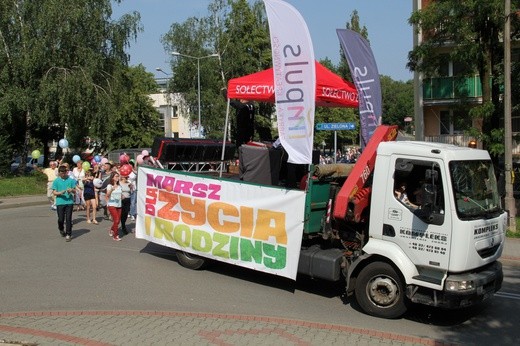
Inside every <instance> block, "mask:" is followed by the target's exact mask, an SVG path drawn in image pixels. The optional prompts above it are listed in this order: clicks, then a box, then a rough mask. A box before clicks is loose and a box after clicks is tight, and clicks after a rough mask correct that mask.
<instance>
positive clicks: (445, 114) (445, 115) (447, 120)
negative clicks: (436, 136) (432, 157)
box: [440, 111, 451, 135]
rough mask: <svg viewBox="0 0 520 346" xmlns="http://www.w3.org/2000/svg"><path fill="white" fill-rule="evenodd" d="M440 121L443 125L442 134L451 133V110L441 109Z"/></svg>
mask: <svg viewBox="0 0 520 346" xmlns="http://www.w3.org/2000/svg"><path fill="white" fill-rule="evenodd" d="M440 122H441V124H440V125H441V135H449V134H451V117H450V111H441V114H440Z"/></svg>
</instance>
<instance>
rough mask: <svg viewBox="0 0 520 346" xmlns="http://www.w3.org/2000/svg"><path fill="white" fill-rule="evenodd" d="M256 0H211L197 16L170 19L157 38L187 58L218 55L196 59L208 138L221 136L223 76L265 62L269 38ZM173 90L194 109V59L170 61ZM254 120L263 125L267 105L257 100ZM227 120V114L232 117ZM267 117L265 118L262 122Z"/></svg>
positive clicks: (245, 71) (251, 69)
mask: <svg viewBox="0 0 520 346" xmlns="http://www.w3.org/2000/svg"><path fill="white" fill-rule="evenodd" d="M260 5H261V3H260V2H258V1H257V2H255V3H254V4H253V5H249V3H248V2H247V1H246V0H238V1H228V2H225V1H222V0H214V1H213V2H212V3H211V4H210V5H209V7H208V10H209V14H208V16H207V17H203V18H195V17H192V18H188V19H187V20H186V21H185V22H183V23H174V24H172V25H171V27H170V30H169V32H168V33H167V34H166V35H164V36H163V38H162V42H163V45H164V47H165V50H166V51H170V52H173V51H176V52H179V53H182V54H185V55H190V56H193V57H203V56H207V55H210V54H212V53H218V54H219V58H218V59H216V58H207V59H200V60H199V62H200V71H201V76H200V84H201V113H202V117H201V118H202V119H201V120H202V124H203V126H204V128H205V129H206V135H207V136H208V137H209V138H216V139H217V138H222V135H223V132H224V117H223V116H222V115H223V114H225V112H226V105H225V99H224V98H223V97H222V95H221V91H220V90H221V89H222V88H224V87H226V85H227V80H229V79H231V78H235V77H238V76H243V75H246V74H249V73H252V72H256V71H259V70H262V69H264V68H267V67H269V66H270V52H271V51H270V43H269V35H268V32H267V21H266V19H265V15H264V13H263V10H261V9H260ZM171 68H172V71H173V74H174V78H173V81H172V83H171V85H172V88H174V91H175V92H183V93H184V95H185V98H186V100H187V102H188V104H189V108H190V109H191V112H192V121H194V120H195V114H197V113H198V112H197V107H198V105H197V102H198V95H197V61H195V59H190V58H183V57H182V56H181V57H177V58H174V59H172V65H171ZM258 109H259V110H260V111H259V113H260V114H258V115H259V117H258V118H257V119H258V121H257V125H259V126H260V127H262V126H264V127H265V126H266V119H265V118H267V119H269V117H268V116H269V115H270V114H271V111H270V110H271V109H270V107H269V106H265V105H260V107H258ZM232 119H233V118H232ZM267 122H268V121H267Z"/></svg>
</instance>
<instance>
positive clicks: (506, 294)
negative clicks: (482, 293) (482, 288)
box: [495, 292, 520, 300]
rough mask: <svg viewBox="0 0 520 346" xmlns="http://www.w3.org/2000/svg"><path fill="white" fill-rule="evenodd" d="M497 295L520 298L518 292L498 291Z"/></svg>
mask: <svg viewBox="0 0 520 346" xmlns="http://www.w3.org/2000/svg"><path fill="white" fill-rule="evenodd" d="M495 296H496V297H500V298H509V299H516V300H520V294H517V293H508V292H497V293H495Z"/></svg>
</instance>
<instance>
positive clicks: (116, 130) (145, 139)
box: [102, 65, 163, 150]
mask: <svg viewBox="0 0 520 346" xmlns="http://www.w3.org/2000/svg"><path fill="white" fill-rule="evenodd" d="M115 81H116V84H115V85H114V86H113V87H114V89H115V90H117V92H116V93H115V95H114V96H115V97H116V98H115V99H114V100H112V101H113V103H114V104H115V106H116V109H115V110H114V112H113V113H112V116H110V117H107V119H105V120H106V122H107V123H108V124H107V125H108V126H107V128H108V129H107V131H105V132H104V134H105V136H106V138H104V141H105V142H106V143H107V149H108V150H112V149H117V148H143V147H151V146H152V144H153V140H154V138H155V137H157V136H162V135H163V133H162V131H161V128H160V126H159V122H160V116H159V112H157V110H156V109H155V108H154V107H153V102H152V100H151V99H150V97H149V94H152V93H155V92H157V84H156V83H155V80H154V77H153V74H152V73H149V72H146V70H145V68H144V66H143V65H138V66H135V67H130V68H127V69H124V70H122V71H121V75H120V76H117V78H115ZM102 140H103V138H102Z"/></svg>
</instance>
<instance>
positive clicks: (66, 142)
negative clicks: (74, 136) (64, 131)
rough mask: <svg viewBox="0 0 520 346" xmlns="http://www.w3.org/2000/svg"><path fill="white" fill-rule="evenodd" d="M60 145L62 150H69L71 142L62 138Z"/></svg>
mask: <svg viewBox="0 0 520 346" xmlns="http://www.w3.org/2000/svg"><path fill="white" fill-rule="evenodd" d="M58 145H59V146H60V148H63V149H65V148H68V147H69V141H68V140H66V139H65V138H62V139H60V141H59V142H58Z"/></svg>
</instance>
